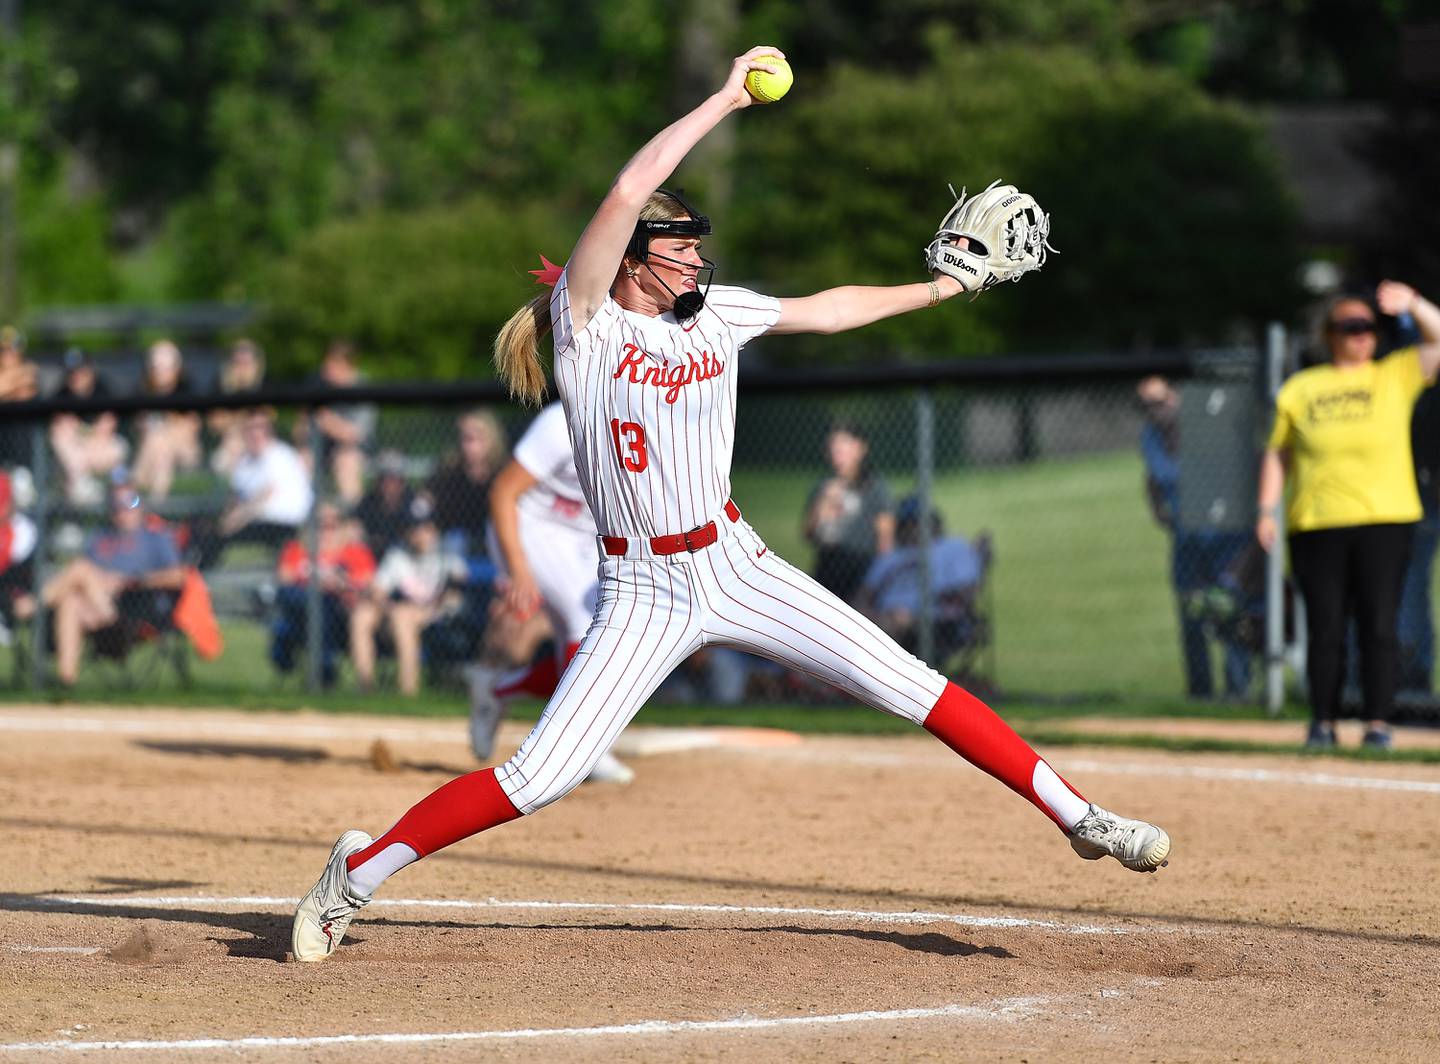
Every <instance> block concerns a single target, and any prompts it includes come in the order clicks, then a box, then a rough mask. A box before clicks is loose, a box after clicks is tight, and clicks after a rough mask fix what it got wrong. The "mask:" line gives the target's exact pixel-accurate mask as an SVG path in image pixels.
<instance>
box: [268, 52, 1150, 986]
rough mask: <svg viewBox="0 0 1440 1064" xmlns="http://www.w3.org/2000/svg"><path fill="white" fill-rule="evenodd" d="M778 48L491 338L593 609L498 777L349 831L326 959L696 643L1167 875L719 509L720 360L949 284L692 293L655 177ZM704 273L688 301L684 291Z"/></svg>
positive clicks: (310, 953)
mask: <svg viewBox="0 0 1440 1064" xmlns="http://www.w3.org/2000/svg"><path fill="white" fill-rule="evenodd" d="M779 54H780V53H779V51H778V49H775V48H768V47H762V48H752V49H751V50H750V51H748V52H746V53H745V54H744V55H742V56H740V57H739V58H738V59H736V60H735V62H734V64H733V65H732V66H731V69H730V75H729V78H728V79H727V80H726V82H725V84H724V86H723V87H722V88H721V89H720V90H719V91H718V92H717V93H715V95H713V96H711V97H710V98H709V99H707V100H706V101H705V102H704V103H702V104H701V105H700V106H699V107H697V108H696V109H695V110H693V111H691V112H690V113H689V114H687V115H686V116H684V117H683V118H681V119H680V120H679V121H677V122H675V123H674V124H672V125H670V126H669V127H667V128H666V129H664V130H663V131H661V132H660V133H659V134H658V135H657V136H655V137H654V138H653V139H652V140H651V141H650V142H649V143H648V144H646V145H645V147H643V148H641V149H640V151H639V152H638V153H637V154H636V155H635V156H634V158H632V159H631V160H630V161H629V162H628V163H627V164H626V165H625V168H624V169H623V170H622V171H621V172H620V174H619V176H617V177H616V179H615V181H614V183H613V184H612V185H611V186H610V191H609V192H608V193H607V194H606V196H605V199H604V200H603V201H602V202H601V204H600V206H599V208H598V210H597V211H596V213H595V216H594V218H592V219H591V221H590V224H589V225H588V226H587V227H586V229H585V232H584V233H582V234H581V236H580V240H579V242H578V243H577V244H576V246H575V250H574V253H573V254H572V255H571V258H570V261H569V264H568V265H567V266H566V267H565V269H564V271H563V272H561V273H560V274H559V275H558V276H557V277H556V284H555V287H554V290H553V292H552V293H550V295H549V296H548V298H547V297H544V296H542V297H541V298H539V299H536V300H533V301H532V302H531V303H529V304H527V305H526V306H525V307H523V308H521V310H520V311H519V312H518V313H517V314H516V315H515V316H514V317H513V318H511V320H510V321H509V322H508V323H507V324H506V326H505V328H504V329H503V330H501V333H500V335H499V337H497V339H496V343H495V347H496V363H497V366H498V368H499V370H500V373H501V375H502V376H503V377H504V378H505V379H506V380H507V381H508V382H509V384H510V386H511V390H512V392H513V393H514V394H515V395H516V396H517V397H519V398H521V399H523V400H525V401H528V402H538V401H539V398H540V396H541V395H542V394H543V392H544V390H545V375H544V370H543V368H542V366H541V364H540V359H539V351H538V341H539V338H540V337H541V336H542V335H543V333H544V331H545V330H547V329H551V328H553V330H554V350H555V359H554V375H555V387H556V390H557V391H558V392H559V395H560V400H561V402H562V403H563V404H564V412H565V417H566V421H567V424H568V427H569V432H570V440H571V444H572V449H573V451H574V455H575V468H576V473H577V475H578V477H579V480H580V486H581V489H582V491H583V492H584V495H585V500H586V502H587V503H589V506H590V512H591V513H592V514H593V515H594V518H595V523H596V525H597V526H598V528H599V533H600V534H599V537H598V548H599V552H600V599H599V602H598V604H597V605H596V609H595V615H594V618H593V619H592V621H591V623H590V627H589V629H588V631H587V632H586V633H585V637H584V639H583V640H582V641H581V644H580V647H579V649H578V650H577V651H576V653H575V656H574V658H573V659H572V660H571V662H570V666H569V667H568V668H567V669H566V670H565V675H564V676H562V677H561V679H560V684H559V687H558V688H557V689H556V691H555V695H554V697H552V698H551V699H550V702H549V704H548V705H547V706H546V707H545V711H544V713H543V714H542V715H541V717H540V720H539V722H538V723H537V724H536V725H535V728H534V730H533V731H532V732H531V733H530V735H529V736H528V737H527V738H526V739H525V741H524V743H522V744H521V746H520V749H519V751H518V752H517V753H516V754H515V756H514V757H512V758H511V759H510V760H509V761H507V762H505V764H503V765H501V766H499V767H498V768H493V769H481V770H480V771H478V772H472V773H470V774H469V775H466V776H462V777H460V778H459V779H456V780H452V781H451V782H449V783H447V784H445V785H444V786H443V787H441V788H440V789H439V790H437V791H435V792H434V793H433V794H431V795H430V796H428V797H426V798H424V799H422V800H421V801H420V802H419V803H418V804H417V805H415V806H414V807H413V808H411V809H410V810H409V811H408V812H407V813H405V815H404V816H402V817H401V818H400V820H399V821H398V822H397V823H396V824H395V825H394V826H393V827H392V828H391V829H390V830H389V831H387V832H386V833H385V834H384V835H382V836H381V837H380V838H378V839H374V840H372V839H371V838H370V836H369V835H367V834H365V833H364V832H362V831H353V830H352V831H347V832H345V833H344V834H343V835H341V836H340V838H339V840H338V841H337V842H336V843H335V846H334V848H333V849H332V850H331V852H330V858H329V861H328V863H327V865H326V867H325V870H324V872H323V873H322V874H321V876H320V879H319V881H318V882H317V883H316V884H315V886H314V887H312V888H311V890H310V892H309V893H308V894H307V895H306V896H305V897H304V898H303V899H302V900H301V903H300V906H299V908H298V910H297V911H296V914H295V921H294V925H293V929H292V933H291V945H292V947H293V950H294V954H295V957H296V959H297V960H321V959H323V958H325V957H327V956H329V955H330V954H331V953H332V952H333V951H334V949H335V947H336V946H337V945H338V944H339V942H340V940H341V938H342V937H343V936H344V934H345V929H346V928H347V927H348V926H349V924H350V920H351V918H352V917H354V915H355V913H356V912H358V911H359V910H360V908H361V907H362V906H364V905H365V904H367V903H368V902H369V900H370V897H371V894H372V892H373V891H374V890H375V889H376V888H377V887H379V886H380V884H381V883H383V882H384V881H385V880H386V879H387V878H388V877H389V876H390V875H392V874H394V873H395V872H396V871H398V870H399V869H401V868H403V867H405V866H406V865H408V864H410V863H411V862H413V861H416V860H418V859H419V858H421V857H424V856H426V855H428V854H432V853H434V852H436V851H437V850H439V849H441V848H443V847H445V846H449V845H451V844H452V843H455V842H458V841H460V840H461V839H464V838H467V837H469V836H470V835H473V834H475V833H476V832H479V831H484V830H485V829H487V828H491V827H494V826H496V825H498V824H503V823H505V822H506V821H509V820H514V819H516V818H517V817H520V816H522V815H524V814H528V813H534V812H537V811H538V810H540V809H543V808H544V807H545V806H547V805H549V804H550V803H551V802H554V801H556V800H557V799H559V798H561V797H562V796H564V795H565V794H567V793H568V792H569V791H570V790H571V789H572V788H574V787H575V786H576V785H577V784H578V783H580V781H581V780H583V779H584V778H585V777H586V775H588V773H589V772H590V769H591V767H592V766H593V765H594V764H595V763H596V761H597V760H598V759H599V758H600V757H601V756H602V755H603V754H604V753H605V752H606V751H607V750H609V748H610V746H611V744H612V743H613V742H614V741H615V738H616V737H617V736H618V735H619V734H620V732H621V730H622V729H624V727H625V726H626V724H628V723H629V721H630V719H631V718H632V717H633V716H634V715H635V713H636V712H637V711H638V710H639V709H640V707H641V705H643V704H644V702H645V700H646V699H647V698H648V697H649V696H650V693H651V692H652V691H654V690H655V688H656V687H657V686H658V685H659V684H660V682H661V681H662V680H664V678H665V677H666V676H667V675H668V674H669V673H670V671H671V670H672V669H674V668H675V666H676V665H678V664H679V663H680V662H681V661H683V660H684V659H685V658H686V657H688V656H689V655H690V654H691V653H693V652H694V651H695V650H697V649H699V648H700V647H703V646H706V645H715V644H718V645H726V646H733V647H736V648H739V649H741V650H747V651H750V652H752V653H756V654H760V655H763V656H765V657H768V658H771V659H773V660H775V661H778V662H780V663H782V664H784V665H788V666H790V667H791V668H795V669H799V670H801V671H803V672H806V673H808V674H810V675H811V676H814V677H817V678H819V679H821V680H824V681H825V682H827V683H830V684H833V685H835V686H836V687H839V688H841V689H842V690H844V691H846V692H847V693H848V694H850V695H851V696H852V697H854V698H855V699H857V700H859V701H861V702H865V703H867V704H869V705H872V706H875V707H877V708H879V709H882V710H884V711H885V712H888V713H892V714H894V715H896V716H900V717H904V718H906V719H907V720H911V721H913V722H914V723H916V724H918V725H922V726H923V727H924V728H925V729H926V730H927V731H929V732H931V733H932V734H933V735H935V736H936V737H937V738H939V739H940V740H941V741H942V742H944V743H945V744H946V745H947V746H949V747H950V748H951V749H953V750H955V751H956V752H957V753H959V754H960V755H961V756H962V757H964V758H966V759H967V760H969V761H970V762H971V763H972V764H974V765H976V766H977V767H979V768H980V769H982V770H984V771H985V772H988V773H989V774H990V775H992V776H994V777H995V778H996V779H998V780H1000V781H1001V782H1002V783H1004V784H1005V785H1006V786H1008V787H1010V788H1011V789H1013V790H1014V791H1016V792H1017V793H1019V794H1020V795H1021V796H1022V797H1024V798H1025V799H1026V800H1028V801H1030V802H1031V803H1033V804H1034V805H1035V806H1036V808H1038V809H1039V810H1040V812H1041V813H1043V814H1044V815H1045V816H1047V817H1049V818H1050V819H1051V820H1052V821H1053V822H1054V823H1055V824H1056V826H1057V827H1058V828H1059V829H1060V830H1061V831H1062V832H1063V833H1064V834H1065V835H1066V836H1067V837H1068V838H1069V840H1070V843H1071V846H1072V847H1073V848H1074V849H1075V850H1076V852H1077V853H1079V854H1080V856H1081V857H1084V858H1086V859H1088V860H1097V859H1099V858H1101V857H1105V856H1107V855H1108V856H1112V857H1115V858H1116V859H1117V860H1119V861H1120V862H1121V863H1122V864H1123V865H1125V866H1126V867H1127V868H1131V869H1134V870H1135V871H1142V872H1149V871H1154V870H1155V869H1156V868H1158V867H1159V866H1160V865H1162V864H1163V863H1165V861H1166V858H1167V856H1168V854H1169V852H1170V839H1169V836H1168V835H1166V834H1165V832H1164V831H1162V830H1161V829H1160V828H1158V827H1156V826H1154V825H1153V824H1147V823H1145V822H1143V821H1139V820H1130V819H1127V818H1125V817H1120V816H1116V815H1115V814H1113V813H1109V812H1107V811H1106V810H1104V809H1101V808H1100V807H1098V806H1096V805H1093V804H1091V803H1089V802H1087V801H1086V800H1085V799H1084V798H1083V797H1081V795H1080V794H1079V792H1078V791H1076V790H1075V789H1074V788H1073V787H1071V786H1070V785H1069V784H1068V783H1066V782H1065V780H1063V779H1061V777H1060V776H1059V775H1058V774H1057V773H1056V772H1055V771H1054V770H1053V769H1052V768H1051V767H1050V766H1049V765H1048V764H1047V763H1046V762H1045V761H1044V760H1042V759H1041V758H1040V757H1039V756H1038V755H1037V754H1036V753H1035V751H1034V750H1032V749H1031V748H1030V747H1029V746H1028V745H1027V744H1026V743H1025V742H1024V740H1022V739H1021V738H1020V737H1019V736H1018V735H1016V734H1015V732H1014V731H1012V730H1011V729H1010V727H1009V726H1008V725H1006V724H1005V722H1004V721H1002V720H1001V719H1000V718H999V717H998V716H996V714H995V713H994V712H993V711H991V710H990V709H989V708H988V707H987V706H985V705H984V703H982V702H980V701H979V700H978V699H976V698H975V697H973V696H972V695H970V694H968V693H967V692H965V691H963V690H961V689H960V688H959V687H957V686H956V685H955V684H953V683H950V682H949V681H948V680H946V679H945V677H943V676H941V675H940V674H939V673H937V672H936V671H935V670H934V669H932V668H930V667H929V666H928V665H926V664H925V663H924V662H922V661H920V660H918V659H917V658H915V657H913V656H911V655H910V654H907V653H906V652H905V651H904V650H902V649H901V648H900V647H899V646H897V645H896V644H895V643H894V642H893V641H892V640H891V639H890V638H889V637H887V636H886V635H885V634H884V633H883V632H881V631H880V629H878V628H877V627H876V626H875V625H873V624H872V623H870V622H869V621H868V620H866V619H865V618H864V617H862V616H861V615H860V614H859V613H857V612H856V611H855V610H853V609H852V608H850V607H849V606H847V605H846V604H845V603H843V602H842V601H840V599H838V598H836V597H835V596H834V595H833V594H831V593H830V592H828V591H826V590H825V589H824V588H822V587H821V586H820V585H819V584H818V583H816V582H815V580H813V579H812V578H811V577H809V576H808V575H806V574H805V573H803V572H801V571H800V570H798V569H796V568H794V567H793V566H791V565H789V564H788V563H786V562H784V561H782V560H781V559H780V558H778V557H776V556H775V554H774V553H773V552H771V551H770V549H769V548H768V547H767V546H766V544H765V543H764V541H763V540H761V538H760V537H759V535H757V534H756V532H755V530H754V529H753V528H751V527H750V525H749V524H748V523H746V521H745V520H744V518H743V517H742V516H741V513H740V508H739V507H738V506H737V505H736V503H735V502H734V501H733V500H732V499H731V498H730V460H731V454H732V450H733V444H734V433H735V397H736V388H735V383H736V369H737V365H736V358H737V356H738V354H739V351H740V349H741V348H742V347H744V346H745V344H746V343H748V342H749V341H750V340H753V339H754V338H755V337H757V336H760V335H761V334H763V333H766V332H776V333H796V332H812V333H833V332H841V331H844V330H847V329H857V328H860V327H861V326H864V325H868V324H870V323H871V322H875V321H879V320H880V319H882V318H887V317H891V316H893V315H896V314H903V313H907V312H909V311H915V310H921V309H923V308H925V307H927V306H934V305H935V304H937V303H939V302H940V301H941V300H942V299H947V298H950V297H953V296H955V295H958V294H959V293H960V291H961V286H960V284H959V282H957V281H955V280H953V279H951V278H949V277H947V276H944V275H939V274H937V275H936V277H935V279H933V280H929V281H922V282H919V283H915V284H903V285H896V286H893V287H856V286H849V287H844V288H834V289H830V290H828V291H824V292H820V293H818V294H816V295H813V296H808V297H805V298H800V299H773V298H771V297H769V296H762V295H758V294H756V293H754V292H749V291H746V290H745V289H742V288H732V287H728V286H720V285H712V284H710V283H709V281H710V277H711V275H712V274H713V271H714V264H713V263H710V262H708V261H707V260H705V259H704V258H703V257H702V256H701V254H700V238H701V237H702V236H704V235H706V234H708V233H709V231H710V225H709V222H708V220H707V219H705V218H703V217H702V216H700V215H699V214H698V213H697V212H696V211H695V210H694V209H693V208H691V207H690V206H689V205H688V204H686V203H684V201H683V200H681V199H680V197H679V196H676V195H674V194H671V193H666V192H663V191H662V190H660V184H661V182H663V181H664V180H665V179H666V178H667V177H669V175H670V174H671V172H672V171H674V169H675V168H676V167H677V166H678V165H679V164H680V162H681V161H682V160H683V159H684V158H685V155H686V154H687V153H688V152H689V151H690V149H691V148H692V147H694V145H695V144H696V143H697V142H698V141H699V140H700V139H701V138H702V137H703V136H705V134H706V133H708V132H709V131H710V130H711V129H713V128H714V127H715V126H716V125H717V124H719V122H720V121H721V120H722V119H724V118H725V117H727V116H728V115H729V114H730V113H731V112H732V111H736V110H739V109H741V108H743V107H746V106H748V105H749V103H750V96H749V94H748V93H747V92H746V90H745V88H744V80H745V76H746V74H747V73H748V72H749V71H751V70H768V69H770V67H769V66H768V64H767V63H766V62H765V58H766V57H767V56H774V55H779ZM702 275H704V284H703V286H702V281H701V277H702Z"/></svg>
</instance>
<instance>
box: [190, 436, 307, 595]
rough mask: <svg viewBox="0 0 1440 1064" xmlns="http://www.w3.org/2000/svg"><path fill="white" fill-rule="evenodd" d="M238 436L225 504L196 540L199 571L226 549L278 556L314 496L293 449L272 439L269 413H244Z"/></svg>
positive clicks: (304, 470) (280, 441)
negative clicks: (263, 549)
mask: <svg viewBox="0 0 1440 1064" xmlns="http://www.w3.org/2000/svg"><path fill="white" fill-rule="evenodd" d="M242 432H243V434H244V443H245V450H244V453H243V454H242V455H241V456H240V460H239V461H238V462H237V463H236V464H235V468H234V470H233V471H232V472H231V474H230V488H231V492H232V498H231V501H230V504H229V505H228V506H226V508H225V511H224V513H222V514H221V515H220V519H219V522H218V523H217V525H216V526H215V527H214V528H213V529H210V530H207V532H206V533H205V534H204V535H203V536H201V535H197V537H196V539H197V540H198V542H199V547H200V567H201V568H202V569H203V568H208V567H209V566H211V565H213V564H214V563H215V562H217V561H219V560H220V556H221V554H222V553H223V552H224V550H225V548H226V547H228V546H229V545H230V544H231V543H237V542H247V543H263V544H265V545H267V546H270V547H274V548H276V549H277V550H278V549H279V548H280V546H281V545H282V544H284V543H286V542H288V541H289V540H291V539H293V538H294V537H295V535H296V533H297V532H298V530H299V528H300V526H301V525H303V524H304V523H305V519H306V518H307V517H309V516H310V507H311V505H312V504H313V502H314V498H315V496H314V493H313V491H312V490H311V487H310V477H309V474H308V473H307V471H306V469H305V464H304V463H303V462H301V461H300V456H299V455H298V454H297V453H296V452H295V448H293V447H291V446H290V445H289V444H288V443H285V442H284V441H283V440H277V439H276V438H275V428H274V423H273V420H272V417H271V414H270V412H269V411H268V410H250V411H248V412H246V414H245V420H244V423H243V427H242Z"/></svg>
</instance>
